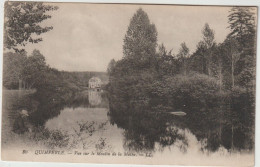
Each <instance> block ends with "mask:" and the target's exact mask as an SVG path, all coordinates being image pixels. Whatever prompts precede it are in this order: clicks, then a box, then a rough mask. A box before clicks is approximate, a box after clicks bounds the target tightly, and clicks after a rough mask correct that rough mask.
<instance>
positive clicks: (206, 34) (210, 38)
mask: <svg viewBox="0 0 260 167" xmlns="http://www.w3.org/2000/svg"><path fill="white" fill-rule="evenodd" d="M202 35H203V43H204V45H205V47H206V49H207V51H206V54H207V70H208V75H210V76H211V75H212V72H211V66H212V64H211V63H212V62H211V59H212V50H211V49H212V47H213V45H214V44H215V32H214V31H213V30H212V29H211V28H210V27H209V24H208V23H206V24H205V26H204V28H203V30H202Z"/></svg>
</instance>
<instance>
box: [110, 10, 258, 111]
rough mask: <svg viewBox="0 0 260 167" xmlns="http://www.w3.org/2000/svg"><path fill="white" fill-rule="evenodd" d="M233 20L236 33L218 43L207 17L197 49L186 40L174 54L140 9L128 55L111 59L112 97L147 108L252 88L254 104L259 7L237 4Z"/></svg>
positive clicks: (131, 29)
mask: <svg viewBox="0 0 260 167" xmlns="http://www.w3.org/2000/svg"><path fill="white" fill-rule="evenodd" d="M227 22H228V23H229V26H228V27H227V28H229V30H230V33H229V34H228V35H227V36H226V38H225V40H224V42H222V43H217V42H216V40H215V32H214V30H213V29H211V28H210V25H209V24H208V23H205V26H204V27H203V28H202V39H201V41H200V42H199V43H198V44H197V48H196V50H195V52H194V53H190V50H189V48H188V46H187V45H186V43H185V42H183V43H181V45H180V49H179V51H178V53H177V54H173V51H172V50H170V51H168V50H167V49H166V48H165V46H164V45H163V44H160V45H158V44H157V35H158V33H157V30H156V27H155V25H154V24H152V23H151V22H150V20H149V17H148V15H147V13H146V12H145V11H143V10H142V9H138V10H137V12H136V13H135V14H134V16H133V17H132V19H131V21H130V24H129V27H128V30H127V32H126V35H125V38H124V45H123V58H122V59H121V60H118V61H115V60H111V62H110V63H109V65H108V69H107V72H108V74H109V80H110V83H109V85H108V90H109V91H110V92H111V97H110V98H111V99H113V98H116V100H119V101H120V100H121V101H127V103H125V108H135V107H136V106H137V105H141V108H144V107H145V106H156V105H159V104H167V105H164V106H173V103H177V102H178V103H181V104H182V105H192V103H196V104H197V103H200V104H203V103H205V102H206V103H216V101H215V100H216V99H214V98H213V97H214V96H216V97H218V96H225V97H227V96H228V97H231V99H232V97H233V96H237V97H239V96H240V95H241V94H244V93H246V94H247V95H248V96H249V97H250V99H251V101H252V103H251V104H252V106H254V98H255V82H256V81H255V77H256V74H255V68H256V63H255V60H256V24H255V13H254V9H253V8H250V7H233V8H232V9H231V10H230V11H229V15H228V18H227ZM178 99H180V100H178ZM213 99H214V100H213ZM210 100H211V101H210ZM174 101H176V102H174Z"/></svg>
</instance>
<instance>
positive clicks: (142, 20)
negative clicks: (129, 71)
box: [123, 8, 157, 66]
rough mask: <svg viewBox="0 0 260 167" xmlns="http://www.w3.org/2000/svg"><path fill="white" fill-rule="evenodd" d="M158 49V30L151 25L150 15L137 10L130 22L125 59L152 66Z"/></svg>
mask: <svg viewBox="0 0 260 167" xmlns="http://www.w3.org/2000/svg"><path fill="white" fill-rule="evenodd" d="M156 47H157V30H156V28H155V25H154V24H152V23H150V20H149V18H148V15H147V13H146V12H144V11H143V10H142V9H141V8H140V9H138V10H137V12H136V13H135V14H134V16H133V17H132V19H131V21H130V25H129V27H128V30H127V33H126V35H125V38H124V45H123V51H124V58H126V59H134V60H135V62H134V63H137V64H138V62H139V63H143V64H141V65H142V66H145V65H148V66H149V65H151V64H150V63H151V61H152V59H153V58H154V57H155V53H156Z"/></svg>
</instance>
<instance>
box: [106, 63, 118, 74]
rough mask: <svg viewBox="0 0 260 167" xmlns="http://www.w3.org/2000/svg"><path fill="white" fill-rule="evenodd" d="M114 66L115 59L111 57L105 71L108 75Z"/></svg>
mask: <svg viewBox="0 0 260 167" xmlns="http://www.w3.org/2000/svg"><path fill="white" fill-rule="evenodd" d="M115 66H116V61H115V59H112V60H111V61H110V62H109V64H108V67H107V73H108V75H110V74H111V73H112V72H113V70H114V68H115Z"/></svg>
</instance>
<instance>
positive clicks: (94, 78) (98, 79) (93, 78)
mask: <svg viewBox="0 0 260 167" xmlns="http://www.w3.org/2000/svg"><path fill="white" fill-rule="evenodd" d="M89 82H101V79H100V78H98V77H92V78H90V79H89Z"/></svg>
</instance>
